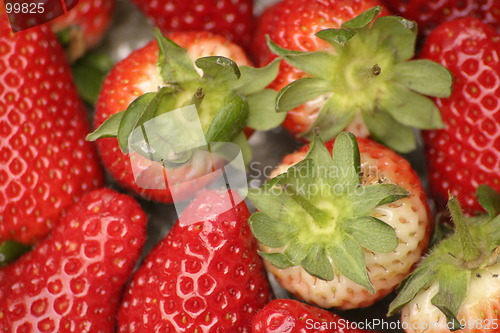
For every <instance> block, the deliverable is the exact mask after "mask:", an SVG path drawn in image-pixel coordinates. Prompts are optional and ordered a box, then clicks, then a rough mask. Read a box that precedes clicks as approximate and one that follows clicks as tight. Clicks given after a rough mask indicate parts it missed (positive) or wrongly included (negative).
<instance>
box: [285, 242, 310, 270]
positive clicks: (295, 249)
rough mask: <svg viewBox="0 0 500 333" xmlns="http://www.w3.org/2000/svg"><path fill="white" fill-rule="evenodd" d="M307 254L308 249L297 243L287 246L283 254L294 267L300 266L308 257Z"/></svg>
mask: <svg viewBox="0 0 500 333" xmlns="http://www.w3.org/2000/svg"><path fill="white" fill-rule="evenodd" d="M307 253H308V248H307V247H305V246H303V244H300V243H295V244H290V246H287V247H286V248H285V252H284V253H283V254H284V255H286V257H287V258H288V259H289V260H290V262H292V263H293V264H294V266H298V265H300V263H301V262H302V260H304V258H305V257H306V256H307Z"/></svg>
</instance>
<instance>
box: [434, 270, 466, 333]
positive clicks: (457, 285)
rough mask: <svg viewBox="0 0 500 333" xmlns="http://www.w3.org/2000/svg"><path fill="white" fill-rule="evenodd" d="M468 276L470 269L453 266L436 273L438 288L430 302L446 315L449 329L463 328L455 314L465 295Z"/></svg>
mask: <svg viewBox="0 0 500 333" xmlns="http://www.w3.org/2000/svg"><path fill="white" fill-rule="evenodd" d="M470 277H471V272H470V271H463V270H459V269H453V268H451V269H450V270H448V271H446V270H442V271H441V272H440V274H438V283H439V290H438V292H437V294H436V295H434V297H432V299H431V303H432V305H434V306H435V307H437V308H438V309H439V310H441V312H443V314H444V315H445V316H446V318H447V319H448V326H447V327H448V328H450V331H456V330H459V329H461V328H463V327H462V326H461V325H460V322H459V320H458V319H457V317H456V315H457V313H458V310H459V309H460V306H461V305H462V303H463V302H464V300H465V298H466V296H467V289H468V286H469V281H470Z"/></svg>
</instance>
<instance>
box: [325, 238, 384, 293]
mask: <svg viewBox="0 0 500 333" xmlns="http://www.w3.org/2000/svg"><path fill="white" fill-rule="evenodd" d="M329 254H330V256H331V258H332V260H333V263H334V265H335V267H336V268H337V269H338V270H339V271H340V273H342V275H344V276H345V277H346V278H348V279H349V280H351V281H353V282H355V283H357V284H359V285H360V286H362V287H364V288H365V289H367V290H368V291H369V292H370V293H372V294H373V293H375V289H374V287H373V285H372V283H371V281H370V279H369V278H368V272H367V270H366V262H365V254H364V253H363V250H362V249H361V247H360V246H359V244H358V243H357V242H356V241H355V240H354V239H353V238H352V237H351V236H349V235H347V234H346V235H345V236H344V237H342V238H341V239H340V240H337V241H336V242H335V243H334V245H333V246H332V247H331V248H330V251H329Z"/></svg>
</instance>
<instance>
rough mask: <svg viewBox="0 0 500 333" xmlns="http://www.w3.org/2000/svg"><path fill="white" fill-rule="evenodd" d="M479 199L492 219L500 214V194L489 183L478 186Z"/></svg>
mask: <svg viewBox="0 0 500 333" xmlns="http://www.w3.org/2000/svg"><path fill="white" fill-rule="evenodd" d="M477 199H478V201H479V203H480V204H481V206H482V207H483V208H484V210H486V212H487V213H488V216H489V218H490V219H493V218H494V217H495V216H497V215H499V214H500V194H499V193H498V192H497V191H495V190H494V189H493V188H491V187H489V186H487V185H479V186H478V187H477Z"/></svg>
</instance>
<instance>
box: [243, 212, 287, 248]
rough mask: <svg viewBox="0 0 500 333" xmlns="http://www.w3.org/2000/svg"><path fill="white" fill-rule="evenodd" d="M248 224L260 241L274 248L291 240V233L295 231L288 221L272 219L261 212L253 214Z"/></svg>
mask: <svg viewBox="0 0 500 333" xmlns="http://www.w3.org/2000/svg"><path fill="white" fill-rule="evenodd" d="M248 224H249V225H250V229H251V230H252V233H253V234H254V236H255V238H257V240H258V241H259V242H261V243H262V244H264V245H266V246H269V247H273V248H278V247H283V246H285V245H287V244H288V243H289V242H290V238H291V237H290V235H291V234H293V232H294V230H293V228H290V226H289V225H287V224H286V223H282V222H280V221H279V220H275V219H272V218H271V217H269V216H267V215H266V214H264V213H261V212H256V213H254V214H252V216H250V219H249V220H248Z"/></svg>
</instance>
